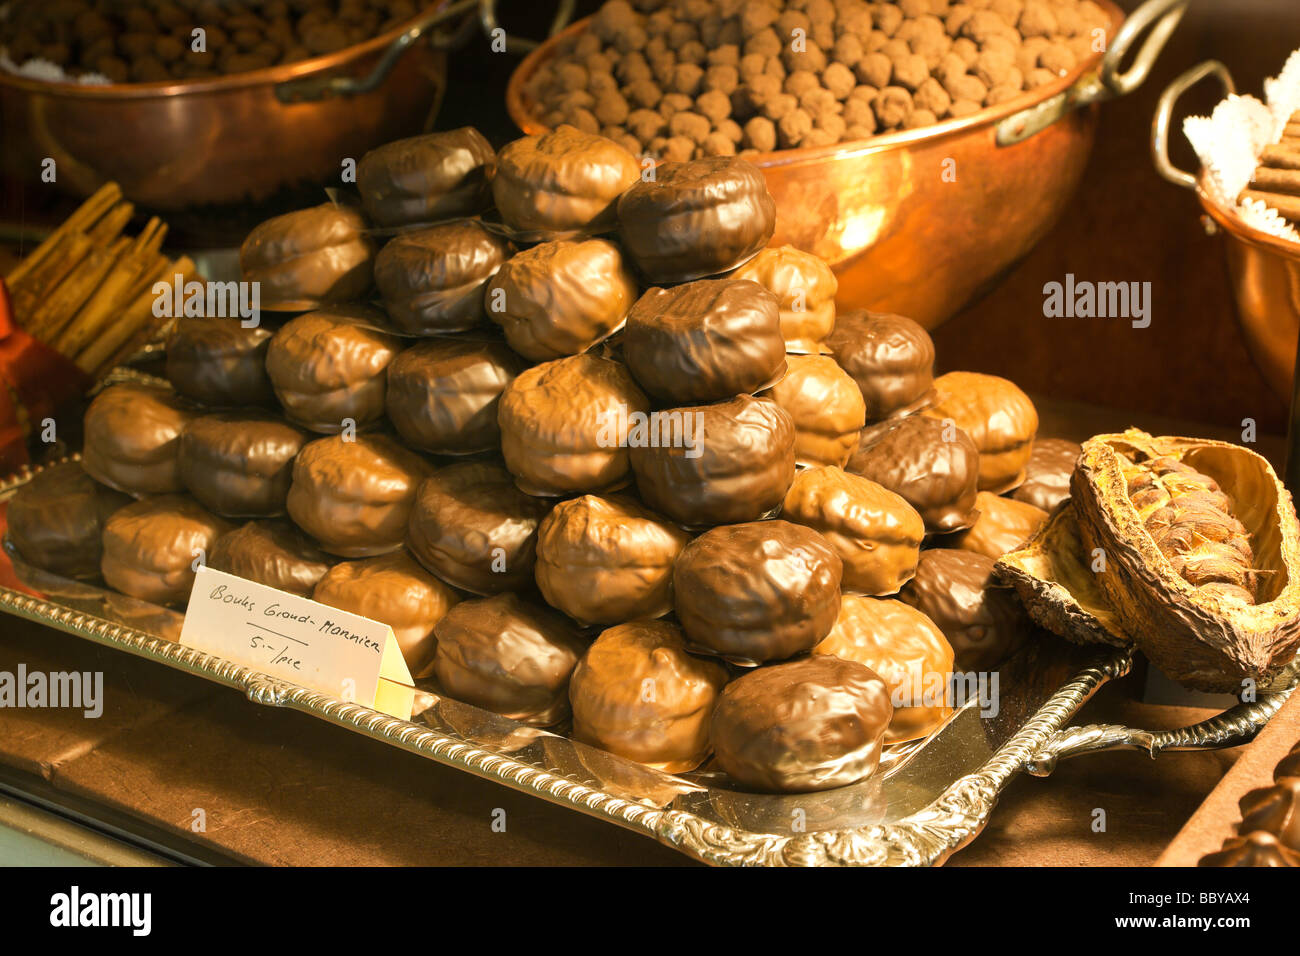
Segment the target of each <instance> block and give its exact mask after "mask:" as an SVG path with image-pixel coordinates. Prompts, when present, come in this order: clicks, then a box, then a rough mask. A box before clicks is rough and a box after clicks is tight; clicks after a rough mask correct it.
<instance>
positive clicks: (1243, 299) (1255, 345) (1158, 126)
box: [1151, 60, 1300, 402]
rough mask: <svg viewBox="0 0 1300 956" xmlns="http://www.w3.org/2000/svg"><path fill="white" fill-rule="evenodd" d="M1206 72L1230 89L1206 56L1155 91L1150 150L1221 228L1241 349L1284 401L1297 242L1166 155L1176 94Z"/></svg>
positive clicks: (1295, 308)
mask: <svg viewBox="0 0 1300 956" xmlns="http://www.w3.org/2000/svg"><path fill="white" fill-rule="evenodd" d="M1211 75H1213V76H1215V77H1217V78H1218V79H1219V81H1220V82H1221V83H1222V84H1223V87H1224V89H1225V91H1226V92H1227V93H1232V92H1235V86H1234V84H1233V82H1232V76H1231V75H1230V74H1229V73H1228V68H1227V67H1225V66H1224V65H1223V64H1222V63H1219V62H1218V61H1217V60H1207V61H1206V62H1204V63H1201V64H1198V65H1197V66H1194V67H1192V68H1191V69H1190V70H1188V71H1187V72H1185V73H1183V74H1182V75H1181V76H1179V77H1178V78H1177V79H1175V80H1174V81H1173V82H1172V83H1170V84H1169V86H1168V87H1167V88H1166V89H1165V91H1164V93H1162V94H1161V95H1160V102H1159V105H1158V107H1157V109H1156V116H1155V120H1154V122H1153V123H1152V124H1151V152H1152V156H1153V157H1154V159H1155V164H1156V170H1157V171H1158V172H1159V173H1160V175H1161V176H1163V177H1164V178H1165V179H1167V180H1169V181H1170V182H1171V183H1174V184H1175V185H1178V186H1182V187H1184V188H1185V189H1190V190H1193V191H1194V192H1195V193H1196V198H1197V199H1198V200H1200V203H1201V208H1202V209H1204V210H1205V215H1206V217H1208V218H1205V219H1204V220H1203V222H1204V223H1205V227H1206V231H1207V232H1209V233H1211V234H1213V233H1215V232H1222V233H1223V234H1224V236H1225V237H1226V241H1225V242H1224V252H1225V255H1226V256H1227V259H1228V274H1229V276H1230V277H1231V279H1232V291H1233V297H1234V299H1235V300H1236V303H1237V321H1238V322H1240V323H1241V330H1242V332H1243V333H1244V334H1245V337H1246V348H1247V350H1248V351H1249V352H1250V356H1251V358H1252V359H1254V360H1255V364H1256V366H1258V367H1259V370H1260V373H1261V374H1262V375H1263V376H1264V381H1266V382H1267V383H1268V385H1269V388H1271V389H1272V390H1273V392H1274V393H1275V394H1276V395H1277V396H1278V397H1279V398H1281V399H1282V400H1283V401H1285V402H1290V401H1291V400H1292V396H1293V392H1292V386H1293V379H1294V373H1295V364H1296V345H1297V340H1298V339H1300V245H1297V244H1296V243H1294V242H1290V241H1289V240H1286V239H1282V238H1279V237H1278V236H1273V235H1270V234H1269V233H1266V232H1262V231H1261V230H1259V229H1256V228H1255V227H1253V226H1251V225H1249V224H1247V223H1246V222H1244V221H1243V220H1242V219H1241V217H1240V216H1238V215H1237V214H1236V213H1235V212H1234V211H1232V210H1231V209H1224V208H1223V207H1222V206H1220V205H1219V204H1218V203H1216V202H1215V201H1214V200H1213V199H1212V198H1211V197H1210V194H1209V192H1208V191H1207V190H1206V188H1205V181H1204V173H1202V174H1200V175H1193V174H1191V173H1188V172H1184V171H1183V170H1181V169H1178V168H1177V167H1176V166H1174V165H1173V163H1172V162H1171V161H1170V159H1169V125H1170V122H1171V120H1172V118H1173V112H1174V107H1175V105H1176V104H1177V102H1178V98H1179V97H1180V96H1182V94H1183V93H1184V92H1186V91H1187V90H1188V89H1189V88H1190V87H1191V86H1193V85H1195V84H1196V83H1198V82H1200V81H1201V80H1203V79H1205V78H1206V77H1208V76H1211Z"/></svg>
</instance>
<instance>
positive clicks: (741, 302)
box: [623, 279, 785, 403]
mask: <svg viewBox="0 0 1300 956" xmlns="http://www.w3.org/2000/svg"><path fill="white" fill-rule="evenodd" d="M779 314H780V313H779V311H778V309H777V300H776V297H775V296H774V295H772V293H770V292H768V291H767V290H766V289H764V288H763V287H762V286H760V285H759V284H758V283H756V282H750V281H747V280H739V279H706V280H701V281H699V282H688V283H686V284H685V285H679V286H675V287H673V288H671V289H658V288H655V289H650V290H648V291H647V292H646V293H645V295H643V296H641V298H640V299H638V300H637V301H636V304H635V305H634V306H633V307H632V311H631V312H630V313H629V314H628V317H627V328H626V330H625V331H624V334H623V355H624V359H625V360H626V362H627V364H628V368H630V369H631V370H632V374H633V375H635V376H636V380H637V382H638V383H640V385H641V386H642V388H644V389H645V390H646V391H647V392H649V393H650V394H651V395H654V396H655V397H656V398H659V399H663V400H664V401H669V402H683V403H686V402H712V401H715V400H718V399H723V398H728V397H729V396H732V395H737V394H741V393H749V392H754V391H756V390H758V389H760V388H762V387H763V386H764V385H767V384H769V383H770V382H771V381H772V379H773V378H774V377H775V376H776V375H777V374H778V373H779V372H780V370H781V364H782V362H784V361H785V341H784V340H783V339H782V338H781V326H780V319H779Z"/></svg>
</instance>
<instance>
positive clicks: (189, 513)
mask: <svg viewBox="0 0 1300 956" xmlns="http://www.w3.org/2000/svg"><path fill="white" fill-rule="evenodd" d="M229 530H230V525H229V524H227V523H226V522H225V521H222V520H221V519H220V518H218V517H217V516H216V515H214V514H212V513H210V512H209V511H207V510H206V509H205V508H203V507H202V506H201V505H199V503H198V502H196V501H194V500H193V499H192V498H187V497H185V496H183V495H155V496H153V497H150V498H145V499H143V500H141V501H134V502H132V503H131V504H129V505H127V506H126V507H124V508H119V509H118V510H117V511H115V512H113V514H111V515H110V516H109V517H108V520H107V521H105V522H104V538H103V540H104V556H103V559H102V560H101V562H100V570H101V571H102V572H103V575H104V580H105V581H106V582H108V585H109V587H112V588H116V589H117V590H119V591H121V592H122V593H123V594H129V595H131V596H132V597H137V598H140V599H142V600H145V601H152V602H153V603H154V604H178V605H179V604H184V603H185V601H186V599H187V598H189V595H190V588H191V587H192V586H193V585H194V573H195V571H194V566H195V561H196V560H204V561H205V560H206V556H207V554H208V553H209V552H210V551H211V549H212V546H213V544H215V543H216V541H217V539H218V538H220V537H221V536H222V535H223V534H225V533H226V532H227V531H229Z"/></svg>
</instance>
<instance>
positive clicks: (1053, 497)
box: [1011, 438, 1083, 513]
mask: <svg viewBox="0 0 1300 956" xmlns="http://www.w3.org/2000/svg"><path fill="white" fill-rule="evenodd" d="M1082 451H1083V448H1082V447H1080V445H1079V443H1078V442H1072V441H1066V440H1065V439H1064V438H1035V439H1034V442H1033V445H1032V446H1031V447H1030V450H1029V464H1027V465H1026V466H1025V480H1024V481H1023V482H1022V483H1021V484H1020V486H1019V487H1018V488H1016V490H1015V491H1013V492H1011V497H1012V498H1015V499H1016V500H1017V501H1023V502H1024V503H1025V504H1027V505H1033V506H1034V507H1035V508H1041V509H1042V510H1043V511H1047V512H1049V513H1050V512H1051V511H1052V509H1054V508H1055V507H1056V506H1057V505H1059V504H1060V503H1061V502H1062V501H1064V500H1065V499H1066V498H1068V497H1070V475H1072V474H1074V463H1075V462H1076V461H1078V460H1079V454H1080V453H1081V452H1082Z"/></svg>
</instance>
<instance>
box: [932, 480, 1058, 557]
mask: <svg viewBox="0 0 1300 956" xmlns="http://www.w3.org/2000/svg"><path fill="white" fill-rule="evenodd" d="M975 508H976V510H977V511H979V518H977V519H976V521H975V523H974V524H973V525H971V526H970V527H969V528H967V529H966V530H965V531H962V532H960V533H959V534H955V535H953V536H952V538H951V540H947V541H945V542H944V543H945V544H951V545H952V546H953V547H955V548H962V549H964V550H966V551H975V552H977V553H979V554H985V555H988V556H989V557H990V558H993V559H994V560H996V559H998V558H1000V557H1002V555H1004V554H1007V553H1008V552H1011V551H1014V550H1016V548H1018V547H1020V546H1021V545H1022V544H1024V543H1025V542H1026V541H1027V540H1029V537H1030V536H1031V535H1032V534H1033V533H1034V532H1035V531H1037V530H1038V529H1039V528H1041V527H1042V526H1043V525H1044V524H1046V523H1047V512H1046V511H1044V510H1043V509H1042V508H1035V507H1034V506H1033V505H1029V504H1025V503H1024V502H1023V501H1016V500H1015V499H1014V498H1001V497H999V496H997V495H995V494H993V492H991V491H981V492H980V493H979V496H978V497H977V498H976V499H975Z"/></svg>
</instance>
